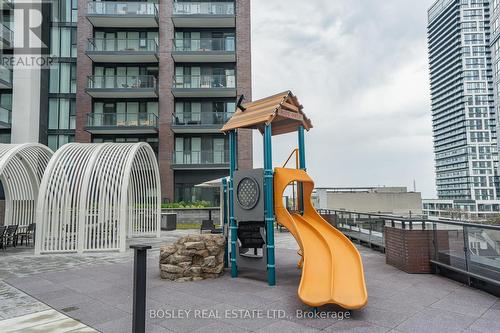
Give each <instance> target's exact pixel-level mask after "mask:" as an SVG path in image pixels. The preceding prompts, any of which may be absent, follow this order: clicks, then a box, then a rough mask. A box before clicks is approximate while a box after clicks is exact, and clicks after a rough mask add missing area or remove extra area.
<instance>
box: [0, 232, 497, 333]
mask: <svg viewBox="0 0 500 333" xmlns="http://www.w3.org/2000/svg"><path fill="white" fill-rule="evenodd" d="M186 232H187V231H172V232H163V233H162V239H161V241H159V240H157V239H154V240H153V239H151V241H152V242H154V244H153V250H151V251H150V252H149V262H148V265H149V266H148V282H147V283H148V294H147V298H148V303H147V308H148V309H149V310H155V311H156V314H157V317H158V315H159V314H160V315H161V312H162V311H163V312H165V313H171V314H175V315H177V316H178V317H181V316H183V315H185V313H186V312H182V311H189V310H191V311H192V312H191V313H190V315H189V316H190V317H188V318H175V319H166V318H148V319H147V332H153V333H154V332H248V331H257V332H281V331H286V332H316V331H325V332H334V331H356V332H359V331H368V332H389V331H393V332H415V331H419V332H456V331H467V332H498V331H500V321H498V316H499V315H500V300H499V299H498V298H496V297H494V296H491V295H489V294H487V293H484V292H482V291H479V290H476V289H472V288H469V287H466V286H464V285H462V284H459V283H457V282H454V281H452V280H449V279H447V278H444V277H440V276H435V275H410V274H406V273H404V272H401V271H399V270H397V269H395V268H394V267H392V266H389V265H386V264H385V256H384V254H382V253H380V252H378V251H373V250H371V249H369V248H365V247H359V251H360V252H361V255H362V257H363V264H364V268H365V274H366V283H367V287H368V292H369V301H368V305H367V306H366V307H365V308H364V309H363V310H359V311H353V312H352V317H351V318H349V319H343V320H339V319H333V318H323V319H301V318H297V316H296V315H297V310H310V309H309V308H308V307H307V306H304V305H303V304H302V303H301V302H300V301H299V299H298V298H297V286H298V282H299V280H300V271H299V270H297V268H296V263H297V259H298V257H297V255H296V250H297V244H296V242H295V240H294V239H293V238H292V236H291V234H290V233H288V232H281V233H280V232H277V233H276V248H277V251H276V263H277V267H278V269H277V285H276V286H274V287H269V286H268V285H267V280H266V276H265V274H263V273H259V272H245V271H243V270H242V271H240V277H239V278H236V279H232V278H231V277H230V274H229V273H226V274H225V275H224V276H223V277H222V278H220V279H216V280H206V281H201V282H189V283H174V282H170V281H166V280H161V279H160V278H159V269H158V254H159V252H158V246H159V244H160V243H170V242H173V240H175V239H176V238H177V237H179V236H181V235H183V234H185V233H186ZM191 232H195V233H196V232H197V231H195V230H193V231H191ZM139 241H141V240H139ZM142 241H144V240H142ZM2 256H3V255H2ZM2 262H3V263H4V267H5V268H6V269H5V270H0V280H4V281H5V282H6V283H7V284H9V285H11V286H13V287H14V288H10V289H9V290H8V291H6V294H5V296H6V297H7V296H8V299H9V300H10V302H3V298H2V292H0V304H2V307H1V309H0V310H1V311H0V315H1V316H3V318H2V317H0V320H1V319H7V318H12V317H16V316H20V315H22V314H24V315H25V314H26V313H33V312H36V311H46V310H47V306H49V307H52V308H54V309H56V310H58V311H59V312H61V313H62V314H64V315H66V316H69V317H72V318H74V319H77V320H80V321H81V322H82V323H84V324H86V325H88V326H90V327H92V328H94V329H97V330H99V331H102V332H104V333H112V332H120V333H123V332H130V331H131V321H132V319H131V316H132V315H131V309H132V267H133V254H132V252H130V251H127V252H126V253H107V254H92V255H90V254H84V255H46V256H42V257H34V256H33V255H32V253H31V252H30V251H21V252H19V251H18V252H17V253H9V252H7V254H6V255H5V256H3V257H2ZM0 289H1V288H0ZM23 292H24V293H23ZM26 294H27V295H30V296H31V297H34V298H35V299H37V300H38V302H37V301H34V300H33V299H32V298H31V297H30V296H27V295H26ZM16 295H17V296H16ZM28 298H29V300H30V301H29V302H28V301H26V300H27V299H28ZM37 303H38V305H39V306H36V305H37ZM22 309H25V310H26V311H25V313H21V312H20V311H22ZM195 310H205V311H213V312H212V313H216V312H217V313H219V315H220V316H221V317H222V318H220V319H214V318H209V317H210V316H209V314H210V313H209V312H205V317H206V318H203V319H200V318H196V319H195V318H193V316H194V311H195ZM244 310H249V311H252V310H253V311H254V312H253V315H252V313H250V312H246V314H250V318H242V316H243V315H245V312H243V311H244ZM255 310H265V311H267V310H281V311H284V313H285V314H286V318H270V317H271V316H268V315H267V313H266V312H264V318H257V317H256V316H257V312H255ZM320 310H321V311H339V310H340V309H338V308H333V307H327V308H321V309H320ZM169 311H170V312H169ZM176 311H177V312H176ZM226 311H230V313H229V314H230V316H225V312H226ZM321 311H320V313H321ZM231 314H232V315H234V316H231ZM252 316H253V317H252ZM0 324H1V321H0Z"/></svg>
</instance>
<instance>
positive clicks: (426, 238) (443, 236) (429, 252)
mask: <svg viewBox="0 0 500 333" xmlns="http://www.w3.org/2000/svg"><path fill="white" fill-rule="evenodd" d="M384 230H385V258H386V263H387V264H389V265H392V266H394V267H396V268H398V269H400V270H402V271H405V272H407V273H431V272H432V267H431V263H430V260H431V259H432V257H433V251H434V247H433V244H432V240H433V233H434V231H433V230H408V229H397V228H392V227H385V229H384ZM436 237H437V242H438V244H439V249H440V250H444V249H446V248H447V247H448V245H447V244H448V234H447V232H446V231H444V230H437V231H436Z"/></svg>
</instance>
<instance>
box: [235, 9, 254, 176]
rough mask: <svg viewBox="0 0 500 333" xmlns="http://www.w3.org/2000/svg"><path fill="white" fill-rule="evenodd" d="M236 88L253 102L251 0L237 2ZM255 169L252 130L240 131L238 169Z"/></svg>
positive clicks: (239, 93) (246, 99)
mask: <svg viewBox="0 0 500 333" xmlns="http://www.w3.org/2000/svg"><path fill="white" fill-rule="evenodd" d="M236 43H237V44H236V87H237V90H238V92H237V94H238V96H240V95H244V96H245V101H246V102H249V101H251V100H252V61H251V60H252V59H251V55H252V52H251V51H252V50H251V29H250V0H236ZM251 168H253V145H252V130H246V129H240V130H238V169H240V170H245V169H251Z"/></svg>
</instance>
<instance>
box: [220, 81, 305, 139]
mask: <svg viewBox="0 0 500 333" xmlns="http://www.w3.org/2000/svg"><path fill="white" fill-rule="evenodd" d="M302 109H303V106H302V105H300V103H299V101H298V100H297V97H295V96H294V95H293V94H292V92H291V91H290V90H288V91H285V92H282V93H279V94H276V95H272V96H269V97H266V98H262V99H259V100H257V101H254V102H250V103H245V104H243V105H242V108H241V109H240V108H237V109H236V111H235V113H234V114H233V116H232V117H231V119H229V120H228V121H227V123H226V124H225V125H224V126H223V127H222V129H221V131H222V132H224V133H227V132H228V131H231V130H234V129H237V128H251V129H258V130H259V131H260V132H261V133H263V132H264V126H265V125H268V124H272V134H273V135H278V134H285V133H290V132H294V131H296V130H297V129H298V127H299V126H300V125H303V126H304V128H305V129H306V130H308V131H309V129H311V128H312V127H313V126H312V124H311V120H309V118H307V116H306V115H305V113H304V112H303V111H302Z"/></svg>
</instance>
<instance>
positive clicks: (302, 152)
mask: <svg viewBox="0 0 500 333" xmlns="http://www.w3.org/2000/svg"><path fill="white" fill-rule="evenodd" d="M298 132H299V168H300V169H302V170H305V169H306V145H305V140H304V126H302V125H301V126H299V130H298Z"/></svg>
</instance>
